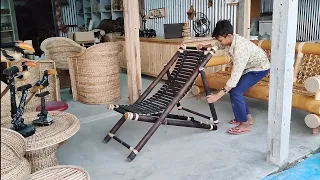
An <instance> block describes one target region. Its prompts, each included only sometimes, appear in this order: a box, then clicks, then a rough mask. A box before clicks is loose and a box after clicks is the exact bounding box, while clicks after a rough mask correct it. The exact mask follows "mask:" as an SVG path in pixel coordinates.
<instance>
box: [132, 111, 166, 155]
mask: <svg viewBox="0 0 320 180" xmlns="http://www.w3.org/2000/svg"><path fill="white" fill-rule="evenodd" d="M165 118H166V114H164V113H163V114H162V115H161V116H160V117H159V119H158V120H157V121H156V122H155V123H154V124H153V125H152V126H151V128H150V129H149V131H148V132H147V133H146V134H145V135H144V136H143V138H142V139H141V140H140V142H139V143H138V144H137V146H136V147H135V148H134V149H135V150H136V151H131V153H130V155H129V156H128V157H127V159H128V160H129V161H133V159H134V158H135V157H136V156H137V154H138V152H140V151H141V149H142V148H143V147H144V145H145V144H146V143H147V142H148V140H149V139H150V138H151V136H152V135H153V134H154V133H155V132H156V130H157V129H158V128H159V126H160V125H161V123H162V122H163V121H164V120H165Z"/></svg>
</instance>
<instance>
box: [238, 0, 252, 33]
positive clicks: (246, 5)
mask: <svg viewBox="0 0 320 180" xmlns="http://www.w3.org/2000/svg"><path fill="white" fill-rule="evenodd" d="M250 14H251V0H239V6H238V14H237V26H238V28H237V34H239V35H240V36H243V37H245V38H247V39H249V38H250V19H251V18H250V16H251V15H250Z"/></svg>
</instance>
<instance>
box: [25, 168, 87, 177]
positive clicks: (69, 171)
mask: <svg viewBox="0 0 320 180" xmlns="http://www.w3.org/2000/svg"><path fill="white" fill-rule="evenodd" d="M63 179H65V180H68V179H74V180H90V176H89V173H88V172H87V171H86V170H84V169H83V168H80V167H77V166H55V167H50V168H46V169H43V170H41V171H37V172H36V173H34V174H31V175H30V176H29V177H28V179H27V180H63Z"/></svg>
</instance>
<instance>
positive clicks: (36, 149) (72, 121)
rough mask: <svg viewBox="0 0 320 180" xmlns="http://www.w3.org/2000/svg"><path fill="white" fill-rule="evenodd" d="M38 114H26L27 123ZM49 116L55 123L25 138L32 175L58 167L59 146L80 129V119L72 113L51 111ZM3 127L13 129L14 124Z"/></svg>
mask: <svg viewBox="0 0 320 180" xmlns="http://www.w3.org/2000/svg"><path fill="white" fill-rule="evenodd" d="M37 114H38V112H28V113H24V115H23V117H24V120H25V123H26V124H31V123H32V121H33V120H34V119H35V118H36V116H37ZM48 114H50V115H51V116H52V118H53V123H52V124H51V125H50V126H42V127H36V133H35V134H34V135H32V136H29V137H27V138H25V141H26V144H27V148H26V155H25V157H26V158H27V160H28V161H29V162H30V164H31V173H34V172H36V171H39V170H42V169H45V168H48V167H52V166H56V165H58V161H57V157H56V152H57V149H58V147H59V145H60V144H61V143H63V142H64V141H66V140H67V139H69V138H70V137H72V136H73V135H74V134H75V133H76V132H77V131H78V130H79V128H80V121H79V119H78V118H77V117H75V116H74V115H72V114H70V113H67V112H62V111H49V112H48ZM7 118H10V117H7ZM1 121H2V119H1ZM7 121H8V120H5V122H7ZM9 122H10V121H9ZM2 126H3V127H7V128H11V127H12V124H11V123H7V124H3V125H2Z"/></svg>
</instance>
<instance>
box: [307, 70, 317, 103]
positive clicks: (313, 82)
mask: <svg viewBox="0 0 320 180" xmlns="http://www.w3.org/2000/svg"><path fill="white" fill-rule="evenodd" d="M304 86H305V88H306V89H307V91H309V92H311V93H316V95H315V99H316V100H319V101H320V75H317V76H313V77H309V78H307V79H306V81H305V82H304Z"/></svg>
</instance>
